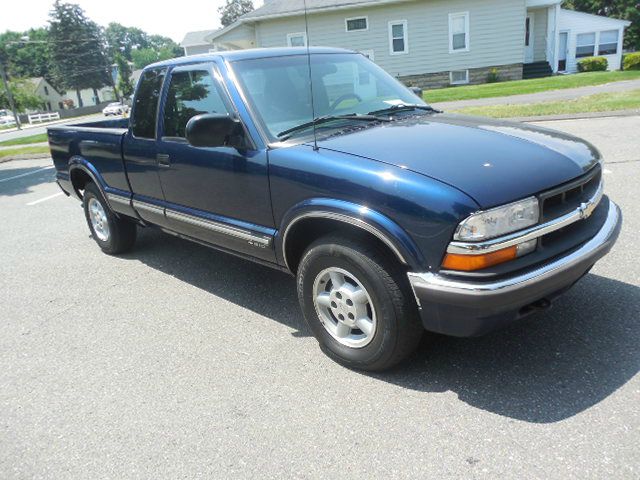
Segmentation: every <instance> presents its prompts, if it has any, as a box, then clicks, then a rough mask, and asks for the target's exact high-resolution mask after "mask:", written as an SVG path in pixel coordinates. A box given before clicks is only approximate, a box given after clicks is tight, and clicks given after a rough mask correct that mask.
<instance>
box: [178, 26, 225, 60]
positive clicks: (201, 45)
mask: <svg viewBox="0 0 640 480" xmlns="http://www.w3.org/2000/svg"><path fill="white" fill-rule="evenodd" d="M216 32H217V30H200V31H197V32H187V34H186V35H185V36H184V39H183V40H182V42H180V46H181V47H182V48H183V49H184V54H185V55H198V54H200V53H208V52H209V50H211V49H213V48H214V47H213V44H211V43H210V42H208V41H207V40H206V39H207V37H209V36H211V35H213V34H214V33H216Z"/></svg>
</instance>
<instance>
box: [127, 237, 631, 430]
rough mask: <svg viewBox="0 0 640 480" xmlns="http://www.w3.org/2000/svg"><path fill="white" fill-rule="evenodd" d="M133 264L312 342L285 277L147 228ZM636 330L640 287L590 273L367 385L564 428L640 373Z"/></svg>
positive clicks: (430, 347) (427, 347)
mask: <svg viewBox="0 0 640 480" xmlns="http://www.w3.org/2000/svg"><path fill="white" fill-rule="evenodd" d="M127 257H129V258H132V259H136V260H140V261H142V262H143V263H145V264H147V265H149V266H150V267H152V268H154V269H157V270H160V271H162V272H164V273H168V274H170V275H173V276H174V277H176V278H179V279H180V280H182V281H185V282H187V283H189V284H191V285H193V286H194V287H197V288H200V289H202V290H205V291H207V292H209V293H211V294H212V295H216V296H217V297H221V298H224V299H225V300H228V301H231V302H234V303H236V304H237V305H239V306H241V307H244V308H248V309H250V310H252V311H255V312H257V313H259V314H261V315H263V316H265V317H268V318H270V319H272V320H275V321H278V322H280V323H282V324H284V325H287V326H288V327H291V328H293V329H295V330H297V331H296V333H294V335H295V336H308V335H309V331H308V330H307V327H306V325H305V324H304V320H303V319H302V314H301V312H300V309H299V306H298V302H297V296H296V290H295V281H294V279H293V278H291V277H290V276H288V275H286V274H284V273H281V272H278V271H275V270H271V269H269V268H267V267H263V266H260V265H257V264H254V263H251V262H249V261H245V260H242V259H239V258H236V257H233V256H231V255H227V254H223V253H218V252H215V251H213V250H210V249H208V248H206V247H202V246H200V245H196V244H192V243H190V242H187V241H184V240H180V239H178V238H174V237H172V236H169V235H165V234H162V233H160V232H158V231H155V230H150V229H149V230H141V232H140V237H139V244H138V247H137V248H136V250H135V251H134V252H132V253H131V254H129V255H127ZM639 323H640V288H639V287H637V286H634V285H630V284H626V283H623V282H619V281H616V280H612V279H609V278H606V277H601V276H598V275H593V274H590V275H587V276H586V277H585V278H583V279H582V280H581V281H579V282H578V284H577V285H576V286H575V287H574V288H573V289H572V290H570V291H569V293H567V294H566V295H564V296H563V297H561V298H560V299H558V301H557V302H556V303H555V304H554V307H553V308H552V309H551V310H548V311H547V312H545V313H541V314H538V315H535V316H532V317H529V318H528V319H527V320H524V321H521V322H520V323H517V324H515V325H513V326H512V327H510V328H508V329H506V330H502V331H499V332H495V333H492V334H489V335H487V336H484V337H480V338H468V339H459V338H450V337H443V336H435V335H425V339H424V341H423V342H422V344H421V346H420V348H419V350H418V351H417V352H416V353H415V354H414V355H413V356H412V358H411V359H410V360H409V361H407V362H405V363H403V364H402V365H400V366H399V367H397V368H395V369H394V370H392V371H390V372H385V373H383V374H373V375H370V376H371V377H372V378H376V379H378V380H380V381H384V382H389V383H392V384H395V385H398V386H400V387H403V388H408V389H412V390H416V391H421V392H425V393H428V392H445V391H452V392H455V393H456V394H457V395H458V397H459V398H460V400H462V401H464V402H466V403H468V404H469V405H472V406H474V407H476V408H480V409H482V410H486V411H490V412H493V413H496V414H498V415H502V416H506V417H511V418H514V419H518V420H523V421H527V422H532V423H552V422H558V421H561V420H564V419H567V418H570V417H572V416H574V415H576V414H578V413H580V412H582V411H584V410H586V409H588V408H590V407H592V406H594V405H596V404H597V403H599V402H601V401H602V400H604V399H605V398H607V397H608V396H609V395H611V394H612V393H614V392H615V391H616V390H617V389H618V388H620V387H621V386H622V385H624V384H625V383H626V382H627V381H629V380H630V379H631V378H633V376H634V375H635V374H636V373H637V372H638V371H639V370H640V349H639V348H638V345H640V324H639ZM318 355H321V353H320V350H319V349H318Z"/></svg>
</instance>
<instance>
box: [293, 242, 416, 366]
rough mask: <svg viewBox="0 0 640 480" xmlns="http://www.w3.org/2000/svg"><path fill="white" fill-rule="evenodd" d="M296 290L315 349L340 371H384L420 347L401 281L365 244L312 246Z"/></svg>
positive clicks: (379, 252)
mask: <svg viewBox="0 0 640 480" xmlns="http://www.w3.org/2000/svg"><path fill="white" fill-rule="evenodd" d="M297 285H298V298H299V300H300V305H301V307H302V310H303V313H304V316H305V319H306V321H307V323H308V324H309V327H310V328H311V330H312V332H313V334H314V336H315V337H316V339H317V340H318V342H319V343H320V347H321V348H322V350H323V351H324V352H325V353H326V354H327V355H328V356H329V357H331V358H332V359H334V360H336V361H337V362H339V363H341V364H343V365H345V366H348V367H352V368H358V369H362V370H369V371H379V370H385V369H388V368H390V367H392V366H394V365H396V364H397V363H398V362H400V361H402V360H403V359H405V358H406V357H408V356H409V355H410V354H411V353H412V352H413V351H414V350H415V348H416V347H417V345H418V343H419V342H420V338H421V337H422V333H423V327H422V325H421V323H420V321H419V317H418V311H417V306H416V304H415V300H414V299H413V297H412V295H411V292H410V287H409V285H408V281H407V280H406V277H405V276H404V274H403V272H402V270H401V269H400V268H399V266H398V265H397V262H395V261H394V260H393V259H391V258H390V257H389V255H388V254H387V252H386V251H384V250H383V249H381V248H379V247H377V246H376V245H373V244H371V243H369V242H367V240H366V239H365V240H355V239H350V238H347V237H342V236H329V237H325V238H322V239H320V240H318V241H316V242H315V243H313V244H312V245H311V246H310V247H309V248H308V249H307V251H306V252H305V254H304V255H303V258H302V260H301V262H300V267H299V268H298V275H297Z"/></svg>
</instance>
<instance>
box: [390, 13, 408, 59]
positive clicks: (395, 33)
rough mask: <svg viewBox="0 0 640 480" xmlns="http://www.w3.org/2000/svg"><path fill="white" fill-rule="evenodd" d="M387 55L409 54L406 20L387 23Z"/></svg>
mask: <svg viewBox="0 0 640 480" xmlns="http://www.w3.org/2000/svg"><path fill="white" fill-rule="evenodd" d="M389 53H390V54H391V55H401V54H403V53H409V38H408V35H407V21H406V20H397V21H394V22H389Z"/></svg>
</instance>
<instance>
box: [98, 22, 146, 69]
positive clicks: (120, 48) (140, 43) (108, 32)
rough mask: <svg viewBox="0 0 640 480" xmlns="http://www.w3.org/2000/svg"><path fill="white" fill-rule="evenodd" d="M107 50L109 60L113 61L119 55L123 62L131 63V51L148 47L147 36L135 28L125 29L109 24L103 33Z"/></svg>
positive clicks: (115, 24)
mask: <svg viewBox="0 0 640 480" xmlns="http://www.w3.org/2000/svg"><path fill="white" fill-rule="evenodd" d="M104 36H105V39H106V41H107V45H108V48H109V58H111V59H113V60H114V61H115V58H116V55H117V54H121V55H123V56H124V58H125V60H128V61H132V58H131V51H132V50H134V49H138V48H148V47H149V36H148V35H147V34H146V33H145V32H143V31H142V30H140V29H139V28H136V27H125V26H124V25H121V24H119V23H116V22H111V23H110V24H109V25H108V26H107V28H106V29H105V31H104Z"/></svg>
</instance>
